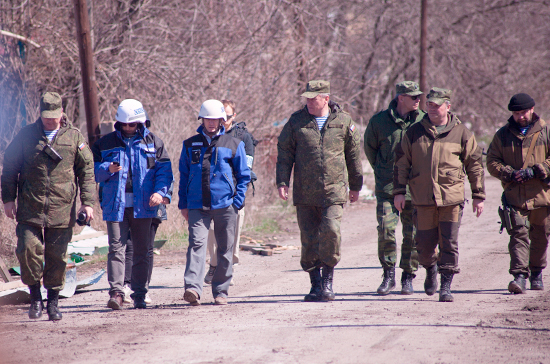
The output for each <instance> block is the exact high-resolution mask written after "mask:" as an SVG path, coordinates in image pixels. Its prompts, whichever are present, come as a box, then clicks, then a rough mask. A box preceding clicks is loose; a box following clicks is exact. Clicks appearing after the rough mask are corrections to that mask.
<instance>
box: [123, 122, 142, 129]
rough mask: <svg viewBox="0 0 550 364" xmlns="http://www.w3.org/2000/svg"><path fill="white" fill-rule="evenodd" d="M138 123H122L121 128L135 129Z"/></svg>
mask: <svg viewBox="0 0 550 364" xmlns="http://www.w3.org/2000/svg"><path fill="white" fill-rule="evenodd" d="M137 124H138V123H123V124H122V127H125V126H126V127H128V128H135V127H136V126H137Z"/></svg>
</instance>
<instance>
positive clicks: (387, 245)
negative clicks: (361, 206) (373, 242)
mask: <svg viewBox="0 0 550 364" xmlns="http://www.w3.org/2000/svg"><path fill="white" fill-rule="evenodd" d="M376 201H377V203H376V219H377V220H378V260H380V264H381V265H382V267H383V268H393V267H395V264H396V262H397V244H396V241H395V230H396V228H397V222H398V220H399V216H400V217H401V224H403V243H402V244H401V260H400V261H399V268H401V269H403V270H404V271H405V272H407V273H414V272H416V271H417V270H418V254H417V252H416V247H415V243H414V233H415V228H414V224H413V219H412V215H413V206H412V203H411V201H407V202H406V203H405V209H404V210H403V212H401V214H400V215H399V214H398V211H397V209H396V208H395V206H394V204H393V197H392V198H389V197H386V198H385V197H377V198H376Z"/></svg>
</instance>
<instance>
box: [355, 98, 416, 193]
mask: <svg viewBox="0 0 550 364" xmlns="http://www.w3.org/2000/svg"><path fill="white" fill-rule="evenodd" d="M424 115H425V112H424V111H422V110H417V111H412V112H410V113H409V114H408V115H407V116H406V118H405V119H402V118H401V117H400V116H399V113H398V112H397V100H396V99H393V100H392V101H391V102H390V105H389V106H388V108H387V109H386V110H384V111H380V112H379V113H377V114H375V115H374V116H373V117H372V118H371V119H370V121H369V124H368V125H367V129H366V130H365V154H366V156H367V159H368V160H369V162H370V165H371V166H372V168H373V170H374V181H375V194H376V196H379V197H386V198H393V167H394V163H395V150H396V148H397V146H398V145H399V144H400V143H401V139H402V138H403V135H404V134H405V132H406V131H407V130H408V129H409V127H410V126H411V125H413V124H414V123H417V122H419V121H420V120H422V118H423V117H424ZM406 197H407V199H408V200H410V193H409V192H408V191H407V194H406Z"/></svg>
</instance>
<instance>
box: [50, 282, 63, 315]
mask: <svg viewBox="0 0 550 364" xmlns="http://www.w3.org/2000/svg"><path fill="white" fill-rule="evenodd" d="M58 300H59V291H54V290H53V289H49V290H48V306H47V308H46V309H47V311H48V320H50V321H59V320H61V318H62V317H63V315H61V312H59V307H57V301H58Z"/></svg>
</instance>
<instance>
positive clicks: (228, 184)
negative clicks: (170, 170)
mask: <svg viewBox="0 0 550 364" xmlns="http://www.w3.org/2000/svg"><path fill="white" fill-rule="evenodd" d="M203 128H204V127H203V126H202V125H201V126H200V127H199V128H198V129H197V132H198V134H196V135H195V136H193V137H191V138H189V139H187V140H185V141H184V142H183V148H182V150H181V156H180V163H179V170H180V185H179V191H178V195H179V202H178V208H179V209H180V210H182V209H204V210H216V209H223V208H226V207H229V206H231V205H232V204H233V205H235V207H236V208H237V209H241V208H243V207H244V200H245V194H246V189H247V185H248V183H249V182H250V169H249V168H248V166H247V165H246V154H245V151H244V143H243V142H242V141H240V140H239V139H237V138H234V137H232V136H230V135H227V134H225V129H224V128H223V127H222V130H221V132H220V134H219V135H216V136H214V137H213V138H212V141H211V143H210V144H208V141H207V139H206V137H205V136H204V135H203V134H202V131H203ZM233 177H235V182H234V179H233Z"/></svg>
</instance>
